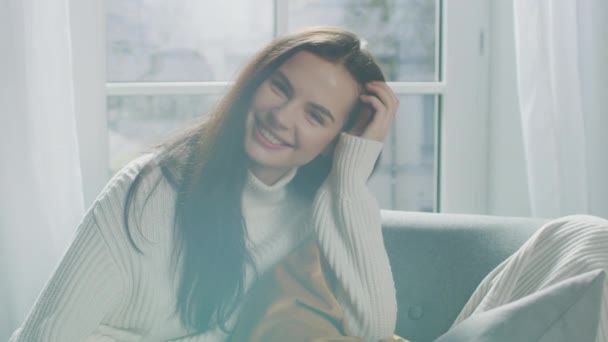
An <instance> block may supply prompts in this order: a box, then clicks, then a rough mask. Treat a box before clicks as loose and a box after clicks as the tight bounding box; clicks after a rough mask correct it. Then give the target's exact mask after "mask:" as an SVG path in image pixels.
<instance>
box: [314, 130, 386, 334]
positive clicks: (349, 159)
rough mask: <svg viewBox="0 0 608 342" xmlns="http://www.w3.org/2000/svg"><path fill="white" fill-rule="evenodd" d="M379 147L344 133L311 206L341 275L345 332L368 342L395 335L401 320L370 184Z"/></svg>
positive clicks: (333, 265)
mask: <svg viewBox="0 0 608 342" xmlns="http://www.w3.org/2000/svg"><path fill="white" fill-rule="evenodd" d="M381 148H382V144H381V143H380V142H378V141H374V140H369V139H364V138H360V137H355V136H352V135H349V134H346V133H342V134H341V136H340V140H339V142H338V145H337V146H336V149H335V152H334V164H333V167H332V170H331V173H330V175H329V176H328V178H327V180H326V181H325V182H324V183H323V185H322V186H321V188H320V189H319V191H318V192H317V195H316V197H315V200H314V203H313V229H314V230H315V232H316V235H317V238H318V240H319V245H320V247H321V250H322V252H323V254H324V255H325V257H326V258H327V261H328V262H329V264H330V266H331V268H332V270H333V271H334V272H335V274H336V276H337V280H338V286H337V294H336V296H337V299H338V302H339V303H340V305H341V306H342V308H343V309H344V314H345V320H346V325H347V328H348V330H349V333H350V334H352V335H354V336H359V337H362V338H364V339H365V340H368V341H378V340H380V339H382V338H387V337H390V336H392V335H393V333H394V329H395V324H396V318H397V301H396V295H395V286H394V282H393V276H392V273H391V269H390V264H389V260H388V255H387V253H386V249H385V246H384V240H383V237H382V227H381V221H380V208H379V207H378V204H377V202H376V200H375V198H374V196H373V195H372V194H371V193H370V191H369V189H368V188H367V186H366V181H367V179H368V177H369V175H370V174H371V171H372V169H373V166H374V163H375V161H376V159H377V157H378V154H379V153H380V150H381Z"/></svg>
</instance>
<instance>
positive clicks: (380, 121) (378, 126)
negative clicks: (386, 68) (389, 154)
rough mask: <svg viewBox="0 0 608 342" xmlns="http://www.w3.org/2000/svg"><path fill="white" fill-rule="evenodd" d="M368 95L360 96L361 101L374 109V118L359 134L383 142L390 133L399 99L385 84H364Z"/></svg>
mask: <svg viewBox="0 0 608 342" xmlns="http://www.w3.org/2000/svg"><path fill="white" fill-rule="evenodd" d="M366 88H367V90H368V91H369V92H370V94H365V95H361V96H360V98H361V101H363V102H365V103H368V104H369V105H370V106H372V108H373V109H374V117H373V118H372V121H371V122H370V123H369V125H368V126H367V127H366V128H365V130H364V131H363V134H361V136H362V137H364V138H368V139H373V140H377V141H380V142H383V141H384V140H385V138H386V137H387V136H388V134H389V132H390V126H391V124H392V122H393V118H394V116H395V112H396V111H397V107H398V106H399V99H398V98H397V96H396V95H395V93H394V92H393V91H392V89H390V87H389V86H388V85H387V84H386V83H385V82H377V81H376V82H370V83H367V84H366Z"/></svg>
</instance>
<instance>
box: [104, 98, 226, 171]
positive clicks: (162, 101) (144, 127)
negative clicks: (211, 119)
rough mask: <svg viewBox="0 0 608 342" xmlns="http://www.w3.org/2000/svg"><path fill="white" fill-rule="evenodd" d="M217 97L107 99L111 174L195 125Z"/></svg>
mask: <svg viewBox="0 0 608 342" xmlns="http://www.w3.org/2000/svg"><path fill="white" fill-rule="evenodd" d="M218 100H219V96H217V95H164V96H111V97H108V99H107V111H108V131H109V141H110V172H111V174H114V173H115V172H116V171H118V170H120V168H121V167H123V166H124V165H125V164H126V163H128V162H129V161H130V160H132V159H133V158H134V157H136V156H138V155H139V153H140V152H142V151H144V150H145V149H147V148H149V147H151V146H153V145H154V144H157V143H159V142H161V141H162V139H163V138H166V137H168V136H169V135H170V133H172V132H174V131H176V130H178V129H180V128H183V127H185V126H186V125H187V124H189V123H192V122H193V121H194V120H195V119H197V117H200V116H201V115H204V113H206V112H208V111H209V109H210V108H211V107H213V105H215V103H216V102H217V101H218Z"/></svg>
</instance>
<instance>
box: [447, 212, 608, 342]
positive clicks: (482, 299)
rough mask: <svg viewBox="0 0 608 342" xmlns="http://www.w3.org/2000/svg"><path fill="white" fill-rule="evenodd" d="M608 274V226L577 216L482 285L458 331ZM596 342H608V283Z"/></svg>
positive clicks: (531, 243) (550, 227) (529, 244)
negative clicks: (537, 296)
mask: <svg viewBox="0 0 608 342" xmlns="http://www.w3.org/2000/svg"><path fill="white" fill-rule="evenodd" d="M598 269H603V270H604V271H605V272H606V274H608V220H605V219H602V218H599V217H594V216H587V215H572V216H565V217H562V218H559V219H555V220H552V221H550V222H548V223H547V224H545V225H544V226H542V227H541V228H540V229H539V230H538V231H537V232H536V233H534V235H533V236H532V237H530V239H529V240H528V241H526V243H525V244H524V245H523V246H522V247H521V248H520V249H519V250H518V251H517V252H515V254H513V255H512V256H511V257H509V258H508V259H507V260H505V261H504V262H502V263H501V264H500V265H499V266H498V267H496V268H495V269H494V270H493V271H492V272H491V273H490V274H489V275H487V276H486V278H485V279H484V280H483V281H482V282H481V284H480V285H479V287H478V288H477V290H475V292H474V293H473V295H472V296H471V298H470V299H469V301H468V302H467V304H466V305H465V306H464V308H463V309H462V311H461V312H460V314H459V315H458V317H457V318H456V321H455V322H454V325H456V324H458V323H460V322H461V321H463V320H464V319H466V318H467V317H469V316H471V315H474V314H476V313H480V312H483V311H487V310H490V309H493V308H495V307H498V306H500V305H503V304H507V303H509V302H513V301H515V300H518V299H520V298H522V297H525V296H526V295H529V294H531V293H533V292H536V291H538V290H541V289H544V288H546V287H548V286H550V285H553V284H555V283H558V282H560V281H562V280H565V279H567V278H569V277H572V276H576V275H579V274H582V273H585V272H589V271H592V270H598ZM600 310H601V312H600V318H599V327H598V332H597V338H596V342H608V281H606V282H605V283H604V296H603V299H602V304H601V309H600Z"/></svg>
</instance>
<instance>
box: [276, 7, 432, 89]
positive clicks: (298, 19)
mask: <svg viewBox="0 0 608 342" xmlns="http://www.w3.org/2000/svg"><path fill="white" fill-rule="evenodd" d="M437 1H438V0H400V1H389V0H385V1H375V0H322V1H321V0H290V1H289V19H288V23H289V30H290V31H292V30H294V29H298V28H302V27H305V26H310V25H335V26H342V27H345V28H348V29H350V30H352V31H354V32H355V33H357V34H358V35H359V36H361V37H363V38H364V39H365V40H367V41H368V46H369V49H370V51H372V53H373V54H374V56H376V58H377V59H378V61H379V62H380V63H381V64H382V70H383V71H384V72H385V74H386V77H387V78H388V79H389V80H390V81H438V80H439V79H438V67H437V62H436V57H438V52H437V51H438V49H437V46H438V45H437V44H438V43H439V39H438V38H437V35H438V34H439V32H437V30H436V19H437V14H436V13H437V8H438V5H437Z"/></svg>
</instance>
